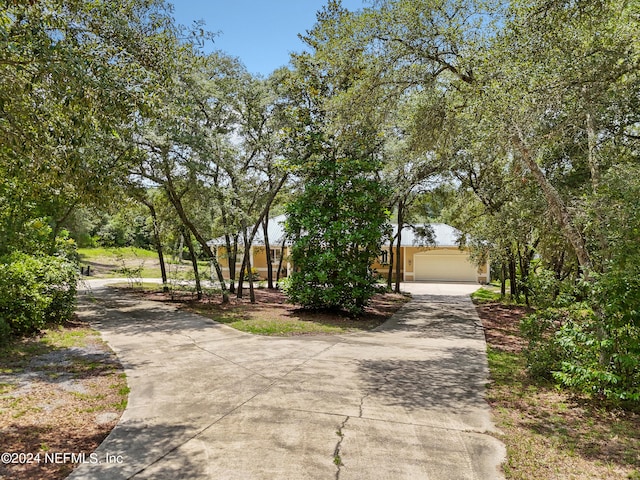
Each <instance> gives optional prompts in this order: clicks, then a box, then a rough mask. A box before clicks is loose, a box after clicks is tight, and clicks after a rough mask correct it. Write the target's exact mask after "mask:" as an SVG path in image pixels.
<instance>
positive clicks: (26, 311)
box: [0, 253, 77, 335]
mask: <svg viewBox="0 0 640 480" xmlns="http://www.w3.org/2000/svg"><path fill="white" fill-rule="evenodd" d="M76 280H77V268H76V266H75V264H73V263H72V262H70V261H68V260H66V259H64V258H61V257H54V256H46V255H42V256H30V255H26V254H23V253H13V254H11V255H7V256H5V257H2V258H0V323H2V322H3V323H5V324H6V325H8V327H9V328H10V329H11V333H13V334H14V335H26V334H30V333H34V332H37V331H38V330H40V329H42V328H43V327H44V326H45V325H47V324H48V323H56V324H59V323H62V322H64V321H65V320H67V319H69V318H70V317H71V315H72V314H73V311H74V309H75V299H76Z"/></svg>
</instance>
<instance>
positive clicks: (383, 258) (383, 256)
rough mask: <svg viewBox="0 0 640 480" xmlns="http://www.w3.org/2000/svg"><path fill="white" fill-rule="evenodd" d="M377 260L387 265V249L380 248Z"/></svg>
mask: <svg viewBox="0 0 640 480" xmlns="http://www.w3.org/2000/svg"><path fill="white" fill-rule="evenodd" d="M378 262H379V263H380V265H387V264H388V263H389V252H388V251H387V250H382V251H381V252H380V255H379V256H378Z"/></svg>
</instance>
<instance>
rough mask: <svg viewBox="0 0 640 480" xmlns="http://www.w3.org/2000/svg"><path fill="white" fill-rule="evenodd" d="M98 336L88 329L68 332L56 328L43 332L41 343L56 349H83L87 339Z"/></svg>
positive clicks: (61, 328)
mask: <svg viewBox="0 0 640 480" xmlns="http://www.w3.org/2000/svg"><path fill="white" fill-rule="evenodd" d="M98 335H99V334H98V332H96V331H95V330H91V329H90V328H80V329H73V330H68V329H65V328H63V327H59V326H58V327H53V328H50V329H48V330H45V336H44V337H42V340H41V341H42V342H43V343H44V344H46V345H51V346H52V347H56V348H70V347H85V346H86V345H87V338H88V337H97V336H98Z"/></svg>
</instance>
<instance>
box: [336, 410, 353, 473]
mask: <svg viewBox="0 0 640 480" xmlns="http://www.w3.org/2000/svg"><path fill="white" fill-rule="evenodd" d="M350 418H351V417H350V416H347V417H345V419H344V421H343V422H342V423H341V424H340V426H339V427H338V430H337V431H336V435H338V437H339V440H338V443H336V448H335V449H334V450H333V463H335V465H336V468H337V470H336V480H340V473H341V472H342V467H343V466H344V463H342V456H341V452H340V449H341V448H342V441H343V440H344V431H343V430H344V428H345V426H346V425H347V422H348V421H349V419H350Z"/></svg>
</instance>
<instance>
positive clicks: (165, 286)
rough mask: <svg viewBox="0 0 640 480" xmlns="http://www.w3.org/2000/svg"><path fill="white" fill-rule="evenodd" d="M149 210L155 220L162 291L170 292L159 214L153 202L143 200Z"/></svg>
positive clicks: (154, 231) (154, 235)
mask: <svg viewBox="0 0 640 480" xmlns="http://www.w3.org/2000/svg"><path fill="white" fill-rule="evenodd" d="M143 203H144V204H145V205H146V206H147V208H148V209H149V212H150V213H151V220H152V222H153V243H154V245H155V247H156V253H157V254H158V261H159V262H160V276H161V277H162V291H163V292H168V291H169V285H168V283H169V282H168V280H167V266H166V265H165V264H164V252H163V251H162V242H161V240H160V228H159V227H158V215H157V214H156V209H155V207H154V206H153V204H151V203H148V202H143Z"/></svg>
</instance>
